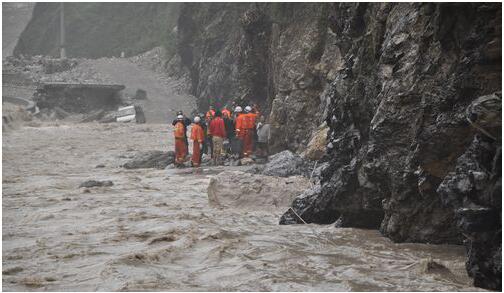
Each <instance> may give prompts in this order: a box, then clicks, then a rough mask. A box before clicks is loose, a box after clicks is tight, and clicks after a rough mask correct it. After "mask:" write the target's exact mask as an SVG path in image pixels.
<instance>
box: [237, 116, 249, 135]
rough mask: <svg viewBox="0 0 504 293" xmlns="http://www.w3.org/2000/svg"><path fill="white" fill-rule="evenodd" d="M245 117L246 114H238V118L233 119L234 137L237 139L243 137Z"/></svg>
mask: <svg viewBox="0 0 504 293" xmlns="http://www.w3.org/2000/svg"><path fill="white" fill-rule="evenodd" d="M245 115H246V114H238V116H236V119H235V129H236V136H237V137H238V138H239V139H243V138H244V136H245V132H246V128H245V126H246V124H247V121H246V117H245Z"/></svg>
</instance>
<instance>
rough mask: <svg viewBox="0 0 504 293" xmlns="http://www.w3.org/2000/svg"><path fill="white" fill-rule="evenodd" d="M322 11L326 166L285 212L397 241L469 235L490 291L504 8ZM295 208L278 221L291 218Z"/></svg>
mask: <svg viewBox="0 0 504 293" xmlns="http://www.w3.org/2000/svg"><path fill="white" fill-rule="evenodd" d="M483 6H485V9H480V8H482V7H483ZM329 14H330V17H329V18H328V24H327V25H328V26H329V28H330V29H331V34H334V35H335V42H334V43H333V44H335V45H336V46H337V48H338V50H339V55H333V56H334V59H336V60H335V61H334V62H335V63H339V64H340V65H341V66H340V68H339V69H337V70H335V71H333V73H332V76H331V81H330V86H328V87H327V88H326V89H325V90H324V92H323V94H322V97H320V101H321V102H322V103H324V102H326V104H325V106H326V107H325V109H326V115H325V120H326V122H327V125H328V126H329V131H328V135H327V145H326V147H327V149H326V154H325V155H324V157H325V158H327V160H328V162H329V166H328V167H326V168H324V169H323V170H321V177H322V179H321V182H320V190H318V188H314V189H312V190H310V191H307V192H305V193H306V194H305V195H304V196H300V197H298V198H297V199H296V200H295V201H294V202H293V205H292V206H293V209H294V210H296V212H297V213H298V214H299V215H300V216H301V217H303V219H304V220H305V221H306V222H314V223H333V222H336V221H337V224H338V225H339V226H347V227H368V228H378V227H379V229H380V231H381V233H382V234H383V235H385V236H387V237H389V238H391V239H392V240H393V241H396V242H426V243H452V244H462V242H463V241H464V239H466V240H465V243H466V245H467V247H468V248H470V250H468V264H467V268H468V271H469V274H470V275H471V276H472V277H474V279H475V285H477V286H481V287H484V288H489V289H497V290H499V289H500V286H501V276H500V271H501V265H500V263H501V261H500V253H501V252H500V251H501V241H500V240H498V239H500V234H501V229H500V225H497V224H496V223H500V215H501V195H500V193H501V175H500V174H501V173H500V160H501V159H500V138H499V136H500V127H501V126H500V120H499V121H496V120H494V119H493V118H492V117H499V119H500V105H501V102H500V101H499V100H498V99H499V98H500V95H499V94H498V92H500V90H501V65H500V58H501V56H500V52H499V53H496V51H497V50H495V47H496V48H497V49H498V50H501V47H500V38H501V36H500V35H501V5H500V4H496V5H493V4H480V3H478V4H476V3H467V4H466V3H464V4H440V3H422V4H419V3H414V4H406V3H400V4H398V3H386V4H383V5H382V4H379V5H378V4H370V3H337V4H334V5H333V6H332V9H330V12H329ZM495 40H496V41H495ZM329 75H331V74H329ZM307 80H308V79H307ZM494 93H495V94H494ZM286 95H288V97H289V98H288V99H287V102H286V103H291V104H295V102H293V101H295V100H296V98H295V95H294V94H290V93H288V94H287V93H286ZM305 103H306V104H308V103H309V102H308V101H305ZM496 105H499V107H498V108H497V107H496ZM273 107H275V105H274V106H273ZM282 109H285V108H282ZM281 113H282V111H279V115H281ZM279 117H280V116H279ZM289 118H290V117H289V116H287V115H285V117H283V118H282V119H283V120H282V119H280V118H278V119H277V120H278V121H287V120H288V119H289ZM473 124H474V125H473ZM301 125H302V123H301ZM479 128H481V129H483V131H482V130H481V129H479ZM484 132H487V134H485V133H484ZM292 133H294V132H292ZM292 133H291V132H286V134H285V135H289V136H290V135H291V134H292ZM272 134H273V133H272ZM279 135H280V134H279ZM492 137H493V138H492ZM475 139H476V140H477V141H475ZM464 154H465V155H464ZM461 156H462V158H461ZM459 158H461V159H459ZM464 158H465V159H464ZM464 161H465V163H464ZM470 162H473V163H470ZM476 162H478V163H476ZM497 165H499V170H497V169H495V167H494V166H497ZM481 166H484V167H481ZM494 169H495V171H492V170H494ZM493 174H497V175H493ZM461 208H463V210H461ZM292 214H293V213H292V212H291V211H287V212H286V214H284V216H283V217H282V220H281V222H283V223H289V222H296V223H297V222H299V221H298V220H296V219H295V217H293V215H292ZM497 215H498V218H496V216H497ZM363 219H365V221H364V220H363ZM484 227H485V228H484ZM491 229H494V230H491ZM489 230H491V231H489ZM497 260H498V261H497Z"/></svg>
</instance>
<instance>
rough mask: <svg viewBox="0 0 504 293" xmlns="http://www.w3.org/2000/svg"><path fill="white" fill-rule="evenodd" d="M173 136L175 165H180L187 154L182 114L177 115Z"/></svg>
mask: <svg viewBox="0 0 504 293" xmlns="http://www.w3.org/2000/svg"><path fill="white" fill-rule="evenodd" d="M173 134H174V136H175V166H177V167H180V166H182V165H183V164H184V162H185V158H186V155H187V145H186V143H185V142H186V133H185V126H184V116H183V115H178V116H177V123H175V129H174V130H173Z"/></svg>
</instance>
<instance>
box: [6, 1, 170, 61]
mask: <svg viewBox="0 0 504 293" xmlns="http://www.w3.org/2000/svg"><path fill="white" fill-rule="evenodd" d="M59 5H60V4H59V3H37V4H36V5H35V7H34V9H33V16H32V19H31V20H30V22H29V23H28V25H27V27H26V28H25V30H24V31H23V33H22V34H21V36H20V38H19V41H18V43H17V45H16V47H15V49H14V54H16V55H17V54H25V55H52V56H58V54H59V43H60V42H59V25H60V22H59V21H60V19H59V7H60V6H59ZM178 5H179V4H177V3H65V29H66V37H65V41H66V49H67V55H68V56H69V57H91V58H98V57H109V56H120V54H121V52H123V51H124V52H125V53H126V54H127V55H128V56H131V55H135V54H138V53H141V52H144V51H147V50H150V49H152V48H153V47H156V46H161V45H165V46H167V47H169V46H170V42H173V43H175V37H174V35H173V33H172V29H173V28H174V26H175V23H176V20H177V15H178Z"/></svg>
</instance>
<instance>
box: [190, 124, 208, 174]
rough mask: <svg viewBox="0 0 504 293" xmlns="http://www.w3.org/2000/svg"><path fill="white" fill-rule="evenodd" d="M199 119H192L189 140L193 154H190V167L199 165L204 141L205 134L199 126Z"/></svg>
mask: <svg viewBox="0 0 504 293" xmlns="http://www.w3.org/2000/svg"><path fill="white" fill-rule="evenodd" d="M200 123H201V118H200V117H198V116H196V117H194V123H193V125H192V126H191V140H192V141H193V153H192V165H193V167H199V166H200V165H201V156H200V152H201V148H202V144H203V141H204V139H205V134H204V131H203V127H201V125H200Z"/></svg>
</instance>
